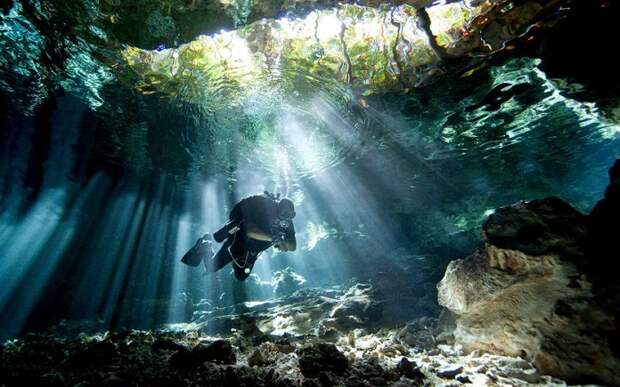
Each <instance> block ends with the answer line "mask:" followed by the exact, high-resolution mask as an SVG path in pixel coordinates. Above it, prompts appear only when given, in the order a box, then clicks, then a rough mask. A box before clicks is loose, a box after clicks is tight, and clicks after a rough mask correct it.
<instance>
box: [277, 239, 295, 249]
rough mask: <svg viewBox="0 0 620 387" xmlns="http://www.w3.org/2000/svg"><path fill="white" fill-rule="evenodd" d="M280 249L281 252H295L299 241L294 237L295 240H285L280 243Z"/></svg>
mask: <svg viewBox="0 0 620 387" xmlns="http://www.w3.org/2000/svg"><path fill="white" fill-rule="evenodd" d="M278 247H279V249H280V250H281V251H295V250H297V241H296V240H295V237H293V240H285V241H282V242H280V243H278Z"/></svg>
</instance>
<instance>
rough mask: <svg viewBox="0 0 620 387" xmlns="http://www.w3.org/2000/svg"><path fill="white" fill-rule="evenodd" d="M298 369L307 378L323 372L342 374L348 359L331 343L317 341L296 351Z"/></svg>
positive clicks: (347, 364)
mask: <svg viewBox="0 0 620 387" xmlns="http://www.w3.org/2000/svg"><path fill="white" fill-rule="evenodd" d="M297 355H298V356H299V369H300V370H301V373H302V374H303V375H304V376H305V377H307V378H314V377H318V376H319V375H320V374H321V373H323V372H333V373H335V374H338V375H342V374H343V373H344V372H345V371H346V370H347V368H348V367H349V361H348V360H347V358H346V357H345V356H344V354H343V353H342V352H340V351H339V350H338V348H336V346H335V345H333V344H324V343H317V344H312V345H309V346H307V347H304V348H302V349H300V350H298V351H297Z"/></svg>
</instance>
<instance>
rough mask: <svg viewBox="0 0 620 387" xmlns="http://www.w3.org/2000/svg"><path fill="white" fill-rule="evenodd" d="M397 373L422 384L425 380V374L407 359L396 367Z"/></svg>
mask: <svg viewBox="0 0 620 387" xmlns="http://www.w3.org/2000/svg"><path fill="white" fill-rule="evenodd" d="M396 371H397V372H398V373H399V374H400V375H403V376H404V377H406V378H407V379H413V380H414V381H418V382H421V381H422V380H423V379H424V374H423V373H422V372H421V371H420V368H419V367H418V365H417V364H416V363H414V362H411V361H409V359H407V358H406V357H403V358H402V359H400V361H399V362H398V365H397V366H396Z"/></svg>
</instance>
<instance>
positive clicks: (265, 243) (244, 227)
mask: <svg viewBox="0 0 620 387" xmlns="http://www.w3.org/2000/svg"><path fill="white" fill-rule="evenodd" d="M294 217H295V205H294V204H293V202H292V201H291V200H290V199H287V198H282V199H280V194H278V195H277V196H276V195H273V194H270V193H268V192H267V191H265V192H264V194H263V195H253V196H249V197H247V198H245V199H243V200H241V201H240V202H239V203H237V204H235V206H234V207H233V209H232V210H231V211H230V215H229V221H228V222H227V223H226V224H225V225H224V226H223V227H222V228H221V229H219V230H218V231H217V232H215V233H214V234H213V239H214V240H215V241H216V242H218V243H221V242H224V244H223V245H222V247H221V248H220V250H219V251H218V253H217V254H215V255H213V249H212V246H211V241H210V240H209V234H208V233H207V234H205V235H204V236H203V237H202V238H200V239H198V241H197V242H196V245H194V247H192V248H191V249H190V250H189V251H188V252H187V253H186V254H185V255H184V256H183V258H182V259H181V261H182V262H183V263H185V264H187V265H189V266H198V265H200V262H201V261H202V262H203V263H204V265H205V268H206V270H207V272H210V273H212V272H216V271H218V270H220V269H221V268H223V267H224V266H226V265H227V264H228V263H230V262H232V264H233V269H234V272H235V277H237V279H239V280H240V281H243V280H245V279H246V278H247V277H248V276H249V275H250V272H251V271H252V268H253V267H254V263H255V262H256V259H257V258H258V256H259V255H260V253H262V252H263V251H265V250H267V249H268V248H269V247H271V246H273V247H275V248H276V249H278V250H280V251H295V249H297V241H296V239H295V227H294V226H293V218H294Z"/></svg>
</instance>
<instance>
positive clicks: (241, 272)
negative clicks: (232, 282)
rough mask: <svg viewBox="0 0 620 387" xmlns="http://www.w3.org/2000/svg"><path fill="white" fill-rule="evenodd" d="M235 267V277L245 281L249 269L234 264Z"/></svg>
mask: <svg viewBox="0 0 620 387" xmlns="http://www.w3.org/2000/svg"><path fill="white" fill-rule="evenodd" d="M234 269H235V277H236V278H237V279H238V280H239V281H245V280H246V278H248V277H249V276H250V273H251V270H252V269H250V268H249V267H246V268H241V267H239V266H236V265H235V266H234Z"/></svg>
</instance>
